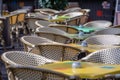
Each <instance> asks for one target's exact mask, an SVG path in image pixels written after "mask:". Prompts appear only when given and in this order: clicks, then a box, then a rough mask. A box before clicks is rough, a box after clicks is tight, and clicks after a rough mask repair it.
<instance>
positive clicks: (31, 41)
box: [20, 36, 55, 54]
mask: <svg viewBox="0 0 120 80" xmlns="http://www.w3.org/2000/svg"><path fill="white" fill-rule="evenodd" d="M20 40H21V42H22V43H23V46H24V51H27V52H32V53H35V54H39V53H40V52H39V49H38V48H35V46H36V45H38V44H46V43H55V42H53V41H51V40H49V39H47V38H43V37H38V36H23V37H21V39H20Z"/></svg>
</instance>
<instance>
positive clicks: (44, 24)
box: [35, 20, 53, 28]
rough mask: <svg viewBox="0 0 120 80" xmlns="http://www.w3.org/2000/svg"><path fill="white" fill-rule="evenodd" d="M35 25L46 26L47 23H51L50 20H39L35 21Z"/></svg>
mask: <svg viewBox="0 0 120 80" xmlns="http://www.w3.org/2000/svg"><path fill="white" fill-rule="evenodd" d="M35 24H36V26H38V27H41V28H43V27H48V25H49V24H53V23H52V22H49V21H46V20H39V21H36V22H35Z"/></svg>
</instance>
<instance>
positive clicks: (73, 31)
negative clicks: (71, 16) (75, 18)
mask: <svg viewBox="0 0 120 80" xmlns="http://www.w3.org/2000/svg"><path fill="white" fill-rule="evenodd" d="M48 27H52V28H57V29H60V30H63V31H65V32H67V33H70V34H76V33H78V32H79V31H78V30H77V29H75V28H73V27H70V26H68V25H62V24H50V25H48Z"/></svg>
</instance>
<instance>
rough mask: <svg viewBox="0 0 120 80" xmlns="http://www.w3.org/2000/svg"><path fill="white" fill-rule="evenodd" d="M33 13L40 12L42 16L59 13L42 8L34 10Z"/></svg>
mask: <svg viewBox="0 0 120 80" xmlns="http://www.w3.org/2000/svg"><path fill="white" fill-rule="evenodd" d="M34 11H35V12H40V13H42V14H44V15H54V14H55V13H59V11H57V10H54V9H50V8H44V9H35V10H34Z"/></svg>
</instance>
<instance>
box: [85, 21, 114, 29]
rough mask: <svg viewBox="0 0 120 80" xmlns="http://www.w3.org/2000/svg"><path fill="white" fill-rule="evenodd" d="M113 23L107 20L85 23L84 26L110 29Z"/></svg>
mask: <svg viewBox="0 0 120 80" xmlns="http://www.w3.org/2000/svg"><path fill="white" fill-rule="evenodd" d="M111 25H112V23H111V22H110V21H106V20H96V21H90V22H87V23H85V24H84V25H83V26H86V27H97V28H107V27H110V26H111Z"/></svg>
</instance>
